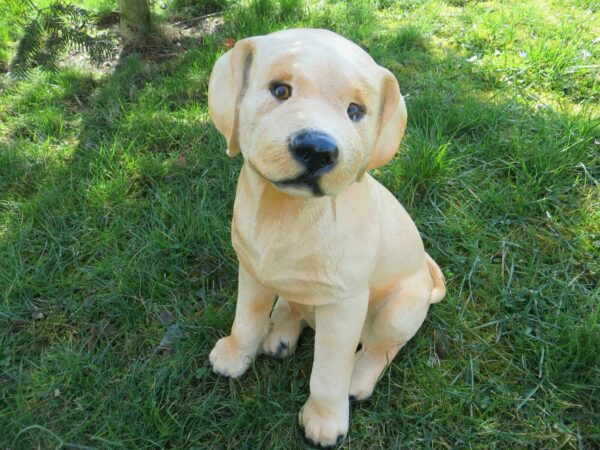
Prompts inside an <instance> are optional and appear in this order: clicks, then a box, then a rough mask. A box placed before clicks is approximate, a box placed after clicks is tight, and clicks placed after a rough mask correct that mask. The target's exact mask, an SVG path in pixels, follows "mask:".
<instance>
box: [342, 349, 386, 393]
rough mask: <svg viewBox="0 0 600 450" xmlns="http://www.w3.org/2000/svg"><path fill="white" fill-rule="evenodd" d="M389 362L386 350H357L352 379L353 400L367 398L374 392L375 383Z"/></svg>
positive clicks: (351, 391)
mask: <svg viewBox="0 0 600 450" xmlns="http://www.w3.org/2000/svg"><path fill="white" fill-rule="evenodd" d="M388 362H389V361H388V359H387V357H386V353H385V352H369V351H365V350H364V349H362V350H359V351H358V352H356V354H355V355H354V369H353V371H352V379H351V381H350V400H351V401H362V400H366V399H368V398H369V397H370V396H371V394H373V390H374V389H375V385H376V384H377V381H379V377H380V376H381V373H382V372H383V370H384V369H385V368H386V366H387V364H388Z"/></svg>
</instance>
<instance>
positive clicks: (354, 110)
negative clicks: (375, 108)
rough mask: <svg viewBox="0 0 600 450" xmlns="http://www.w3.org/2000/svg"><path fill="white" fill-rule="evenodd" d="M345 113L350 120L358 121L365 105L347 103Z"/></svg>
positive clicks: (363, 112) (362, 115) (363, 113)
mask: <svg viewBox="0 0 600 450" xmlns="http://www.w3.org/2000/svg"><path fill="white" fill-rule="evenodd" d="M347 113H348V117H350V120H352V121H353V122H358V121H359V120H360V119H362V118H363V117H364V115H365V107H364V106H361V105H358V104H356V103H350V105H348V109H347Z"/></svg>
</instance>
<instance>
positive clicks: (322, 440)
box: [299, 292, 369, 447]
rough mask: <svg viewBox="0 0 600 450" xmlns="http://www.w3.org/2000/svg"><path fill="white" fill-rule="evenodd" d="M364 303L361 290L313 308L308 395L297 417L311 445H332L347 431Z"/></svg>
mask: <svg viewBox="0 0 600 450" xmlns="http://www.w3.org/2000/svg"><path fill="white" fill-rule="evenodd" d="M368 303H369V294H368V292H364V293H362V294H360V295H357V296H356V297H353V298H350V299H347V300H344V301H342V302H339V303H335V304H333V305H326V306H318V307H317V308H316V310H315V315H316V316H315V322H316V323H315V359H314V362H313V369H312V374H311V377H310V397H309V398H308V401H307V402H306V403H305V404H304V407H303V408H302V410H301V411H300V417H299V419H300V424H301V425H302V426H303V427H304V434H305V436H306V438H307V439H308V440H309V441H310V442H311V443H312V444H313V445H321V446H325V447H328V446H333V445H336V444H337V443H338V442H339V441H341V440H342V439H343V438H344V437H345V436H346V434H347V433H348V424H349V420H350V417H349V416H350V406H349V400H348V392H349V390H350V378H351V376H352V367H353V364H354V353H355V352H356V347H357V346H358V342H359V340H360V335H361V331H362V327H363V324H364V321H365V317H366V314H367V306H368Z"/></svg>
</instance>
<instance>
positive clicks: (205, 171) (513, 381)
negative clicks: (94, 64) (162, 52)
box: [0, 0, 600, 449]
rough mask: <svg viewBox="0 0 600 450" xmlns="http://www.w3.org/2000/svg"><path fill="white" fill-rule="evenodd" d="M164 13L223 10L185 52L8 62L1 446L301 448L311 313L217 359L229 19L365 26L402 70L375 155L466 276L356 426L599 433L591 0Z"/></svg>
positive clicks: (408, 441)
mask: <svg viewBox="0 0 600 450" xmlns="http://www.w3.org/2000/svg"><path fill="white" fill-rule="evenodd" d="M38 3H42V2H38ZM46 3H47V2H46ZM85 3H86V4H87V6H88V7H90V8H92V9H96V10H98V11H100V12H101V13H106V12H108V11H110V8H111V7H112V2H110V1H107V0H88V1H87V2H85ZM198 5H200V6H198ZM161 6H164V7H165V9H163V8H161ZM203 7H207V8H208V9H203ZM155 8H156V10H155V19H156V20H157V21H159V22H161V23H163V24H165V25H166V24H167V23H169V22H181V21H182V20H188V19H190V18H193V17H195V16H199V15H202V14H204V13H206V12H213V11H216V10H220V9H222V8H225V10H224V11H223V13H222V15H221V16H219V17H222V24H221V25H220V26H218V27H217V28H216V29H215V30H212V32H210V33H207V34H205V35H203V36H202V37H201V38H195V39H181V40H180V41H179V42H178V43H179V46H177V45H176V44H174V45H175V46H176V47H177V48H178V49H179V50H178V51H177V52H176V53H175V54H171V55H169V57H168V58H154V57H152V55H148V54H146V55H135V54H129V55H122V56H121V57H120V58H119V60H118V64H117V65H116V68H115V69H114V71H111V72H110V73H104V74H103V73H98V72H97V71H93V70H88V69H86V68H81V67H79V68H76V67H75V68H74V67H68V66H65V67H63V68H61V70H59V71H58V72H57V73H54V74H50V75H45V74H41V73H38V72H35V71H34V73H33V75H32V77H31V78H30V79H28V80H23V81H15V80H11V79H9V77H8V76H7V75H0V264H1V268H0V430H2V433H1V434H0V447H1V448H11V449H21V448H23V449H30V448H44V449H45V448H58V447H65V448H71V447H72V448H163V447H168V448H232V449H240V448H252V449H254V448H282V449H283V448H285V449H291V448H302V447H303V446H304V445H305V444H304V443H303V441H302V437H301V431H300V429H299V427H298V425H297V412H298V410H299V408H300V407H301V406H302V404H303V403H304V401H305V400H306V398H307V394H308V380H309V375H310V370H311V363H312V343H313V334H312V332H308V331H307V332H306V333H305V335H303V338H302V340H301V342H300V345H299V348H298V351H297V353H296V355H294V356H293V357H291V358H288V359H285V360H273V359H269V358H266V357H259V358H258V359H257V360H256V362H255V363H254V364H253V366H252V367H251V369H250V370H249V371H248V373H247V374H245V375H244V377H242V378H241V379H240V380H234V381H231V380H227V379H224V378H219V377H217V376H216V375H214V374H212V372H211V370H210V367H209V365H208V364H207V358H208V353H209V351H210V349H211V348H212V346H213V344H214V342H215V341H216V340H217V339H218V338H219V337H221V336H223V335H225V334H227V333H228V331H229V327H230V325H231V321H232V318H233V312H234V306H235V293H236V272H237V268H236V258H235V254H234V252H233V250H232V248H231V244H230V236H229V224H230V219H231V209H232V201H233V195H234V188H235V183H236V178H237V173H238V171H239V168H240V166H241V160H240V158H237V159H229V158H227V156H226V155H225V143H224V140H223V139H222V138H221V137H220V136H219V134H218V133H217V131H216V130H215V129H214V127H213V126H212V124H211V121H210V118H209V116H208V113H207V107H206V95H207V83H208V77H209V75H210V70H211V68H212V65H213V64H214V62H215V60H216V58H217V57H218V56H219V55H220V54H222V53H223V52H224V51H226V48H227V46H228V44H229V43H230V42H231V41H230V40H231V39H239V38H242V37H246V36H250V35H255V34H264V33H268V32H270V31H274V30H277V29H281V28H288V27H298V26H302V27H322V28H329V29H331V30H334V31H337V32H339V33H341V34H343V35H345V36H347V37H348V38H350V39H352V40H354V41H355V42H357V43H358V44H360V45H361V46H362V47H364V48H365V49H367V51H369V52H370V53H371V55H372V56H373V57H374V58H375V59H376V60H377V61H378V62H379V63H380V64H381V65H383V66H385V67H387V68H389V69H390V70H391V71H392V72H393V73H394V74H395V75H396V77H397V78H398V81H399V84H400V87H401V89H402V92H403V94H404V96H405V98H406V102H407V108H408V114H409V120H408V129H407V133H406V137H405V139H404V141H403V142H402V144H401V147H400V152H399V154H398V156H397V157H396V158H395V159H394V160H393V161H392V162H390V163H389V164H388V165H387V166H385V167H383V168H381V169H379V170H376V171H374V173H373V175H374V176H375V177H376V178H377V179H379V180H380V181H381V182H382V183H383V184H385V185H386V186H387V187H388V189H390V191H391V192H392V193H394V195H396V197H397V198H398V199H399V200H400V201H401V202H402V203H403V204H404V206H405V207H406V208H407V210H408V211H409V213H410V214H411V216H412V217H413V218H414V220H415V222H416V224H417V226H418V227H419V230H420V231H421V233H422V236H423V239H424V242H425V245H426V248H427V250H428V252H429V253H430V254H431V255H432V256H433V257H434V259H435V260H436V261H437V262H438V263H439V264H440V266H441V267H442V269H443V271H444V272H445V274H446V278H447V284H448V296H447V298H446V299H445V300H444V301H443V302H442V303H439V304H437V305H434V306H433V307H432V309H431V312H430V315H429V316H428V319H427V321H426V323H425V325H424V326H423V328H422V329H421V330H420V331H419V333H418V334H417V336H416V337H415V338H414V339H413V340H412V341H411V342H410V343H409V344H408V345H407V346H406V347H405V349H403V350H402V352H401V353H400V354H399V355H398V356H397V358H396V359H395V360H394V363H393V364H392V366H391V368H390V369H389V370H388V371H386V372H385V374H384V376H383V378H382V379H381V380H380V382H379V385H378V387H377V389H376V391H375V393H374V395H373V397H372V399H370V400H369V401H368V402H367V403H364V404H359V405H357V406H355V407H354V408H353V410H352V412H351V415H352V417H351V429H350V434H349V437H348V438H347V439H346V440H345V441H344V443H343V444H341V447H343V448H355V449H362V448H411V449H412V448H442V447H445V448H486V449H487V448H506V447H516V448H563V447H564V448H594V447H598V446H600V425H599V424H600V387H599V386H600V382H599V380H600V331H599V308H598V300H599V293H600V288H599V287H598V276H599V260H600V230H599V223H600V208H599V200H600V190H599V179H600V160H599V154H600V133H599V131H600V130H599V125H598V124H599V120H598V112H599V109H598V106H597V105H598V103H599V102H600V89H599V78H598V73H599V60H600V57H599V56H600V20H599V12H600V4H599V3H598V2H597V1H590V0H569V1H568V0H541V1H533V0H529V1H499V0H498V1H466V0H465V1H461V0H446V1H434V0H408V1H402V2H394V1H385V0H381V1H379V2H376V1H368V0H355V1H349V2H327V1H326V2H316V1H315V2H312V1H310V2H308V1H302V0H284V1H279V2H276V1H273V0H253V1H243V2H235V3H232V2H230V3H227V4H225V2H224V1H221V2H219V1H218V0H213V1H207V2H192V1H191V0H189V1H188V0H179V1H176V2H171V3H169V2H162V3H161V2H155ZM189 23H190V24H192V23H193V24H195V23H196V22H189ZM9 24H11V19H10V16H9V15H1V17H0V30H1V31H0V43H1V44H2V45H0V62H4V63H5V62H7V61H8V58H9V56H10V54H11V52H12V50H13V49H14V47H13V43H14V41H15V39H16V37H17V34H18V31H19V30H18V29H15V28H10V27H9V26H8V25H9ZM179 27H180V28H181V26H179ZM161 342H162V345H161Z"/></svg>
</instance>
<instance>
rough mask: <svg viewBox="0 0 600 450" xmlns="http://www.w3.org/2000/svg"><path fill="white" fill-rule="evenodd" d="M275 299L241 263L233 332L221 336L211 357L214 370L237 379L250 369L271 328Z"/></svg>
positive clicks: (272, 293) (273, 294)
mask: <svg viewBox="0 0 600 450" xmlns="http://www.w3.org/2000/svg"><path fill="white" fill-rule="evenodd" d="M274 302H275V293H274V292H272V291H271V290H269V289H267V288H266V287H265V286H263V285H262V284H260V283H259V282H258V281H256V280H255V279H254V278H253V277H252V276H251V275H250V274H249V273H248V272H247V271H246V270H245V269H244V268H243V266H242V265H241V264H240V273H239V283H238V299H237V304H236V309H235V318H234V320H233V326H232V327H231V335H229V336H227V337H224V338H222V339H219V340H218V341H217V343H216V344H215V347H214V348H213V349H212V351H211V352H210V356H209V358H210V363H211V364H212V367H213V371H214V372H216V373H218V374H219V375H225V376H227V377H231V378H236V377H239V376H240V375H242V374H243V373H244V372H245V371H246V369H247V368H248V367H249V366H250V363H251V362H252V359H253V358H254V356H255V355H256V353H257V352H258V349H259V348H260V345H261V343H262V341H263V339H264V338H265V337H266V335H267V332H268V331H269V313H270V312H271V308H272V307H273V303H274Z"/></svg>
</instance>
